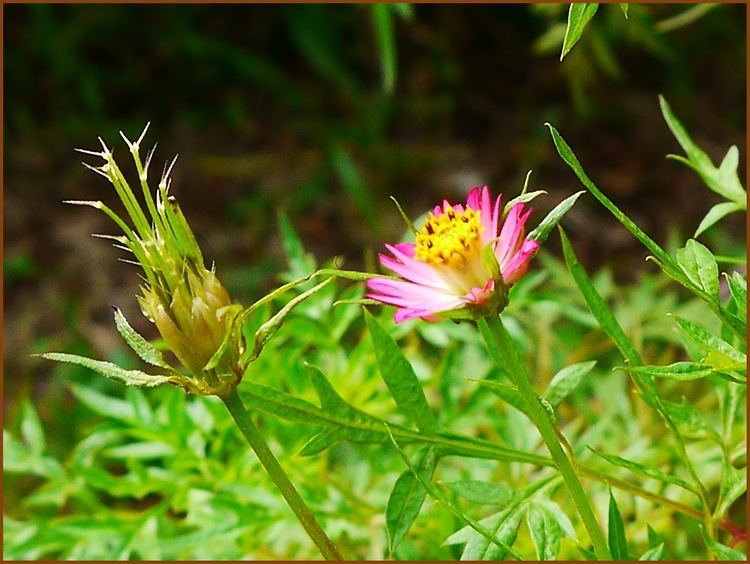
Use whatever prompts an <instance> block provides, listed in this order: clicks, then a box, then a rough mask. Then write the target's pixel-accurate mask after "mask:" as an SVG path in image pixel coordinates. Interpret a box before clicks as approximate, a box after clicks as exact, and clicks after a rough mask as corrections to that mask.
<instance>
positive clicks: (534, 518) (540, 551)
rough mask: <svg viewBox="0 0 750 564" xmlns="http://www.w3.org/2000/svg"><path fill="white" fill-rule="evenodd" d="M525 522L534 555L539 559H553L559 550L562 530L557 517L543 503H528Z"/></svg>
mask: <svg viewBox="0 0 750 564" xmlns="http://www.w3.org/2000/svg"><path fill="white" fill-rule="evenodd" d="M526 524H527V525H528V527H529V532H531V539H532V540H533V541H534V547H535V548H536V556H537V558H538V559H539V560H555V559H557V554H558V553H559V552H560V542H561V541H562V530H561V528H560V524H559V523H558V522H557V519H556V518H555V516H554V515H552V514H551V513H550V512H549V510H548V509H547V508H546V507H545V506H544V505H539V504H537V503H531V504H529V509H528V512H527V514H526Z"/></svg>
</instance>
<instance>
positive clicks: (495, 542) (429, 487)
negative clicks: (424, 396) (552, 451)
mask: <svg viewBox="0 0 750 564" xmlns="http://www.w3.org/2000/svg"><path fill="white" fill-rule="evenodd" d="M387 430H388V433H389V434H388V436H389V438H390V441H391V443H392V444H393V446H394V447H395V448H396V451H397V452H398V454H399V456H400V457H401V459H402V460H403V461H404V463H405V464H406V466H407V467H408V468H409V469H410V470H411V471H412V473H413V474H414V477H415V478H416V479H417V480H418V481H419V483H420V484H422V487H423V488H424V489H425V490H426V491H427V493H428V494H430V496H432V498H433V499H435V500H436V501H437V502H438V503H440V504H441V505H442V506H443V507H444V508H445V509H447V510H448V511H449V512H450V513H451V514H453V515H454V516H455V517H458V518H459V519H461V520H462V521H463V522H464V523H467V524H468V526H469V527H470V528H471V530H473V531H476V532H477V533H479V534H480V535H481V536H482V537H483V538H484V539H486V540H487V542H488V543H489V544H491V545H492V546H493V547H495V548H496V549H499V550H500V551H503V552H502V553H503V554H506V553H509V554H511V555H512V556H513V557H514V558H516V559H517V560H520V559H521V557H520V555H519V554H518V553H517V552H515V551H514V550H513V549H512V548H511V547H510V546H508V545H507V544H505V543H503V541H501V540H500V539H499V538H497V536H496V535H494V534H493V532H491V531H490V530H488V529H487V528H486V527H485V526H484V525H482V524H481V523H478V522H476V521H475V520H474V519H472V518H471V517H469V516H468V515H466V514H465V513H464V512H463V511H461V510H460V509H459V508H458V507H456V506H455V505H453V504H452V503H451V502H450V501H449V500H448V499H446V497H445V496H444V495H443V494H442V493H441V492H440V491H439V490H438V489H437V488H436V487H435V486H434V485H433V484H431V483H430V482H428V481H427V480H425V479H423V478H422V475H421V474H420V473H419V472H417V471H416V470H415V469H414V467H413V466H412V464H411V462H409V459H408V458H407V456H406V454H405V453H404V451H403V450H401V447H400V446H399V445H398V443H397V442H396V439H395V438H394V436H393V435H392V434H391V433H390V427H387ZM552 478H555V476H553V477H552ZM549 481H550V478H547V479H546V480H541V481H540V482H537V483H536V484H533V486H535V487H536V489H538V488H541V487H543V486H544V485H546V484H547V483H548V482H549ZM462 530H463V529H462ZM445 542H446V543H447V542H448V541H445ZM458 542H466V541H458Z"/></svg>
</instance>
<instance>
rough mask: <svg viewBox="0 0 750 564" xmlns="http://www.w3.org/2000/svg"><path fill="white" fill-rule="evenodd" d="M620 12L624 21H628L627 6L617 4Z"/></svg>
mask: <svg viewBox="0 0 750 564" xmlns="http://www.w3.org/2000/svg"><path fill="white" fill-rule="evenodd" d="M619 6H620V10H622V15H623V16H625V19H626V20H627V19H628V5H627V4H619Z"/></svg>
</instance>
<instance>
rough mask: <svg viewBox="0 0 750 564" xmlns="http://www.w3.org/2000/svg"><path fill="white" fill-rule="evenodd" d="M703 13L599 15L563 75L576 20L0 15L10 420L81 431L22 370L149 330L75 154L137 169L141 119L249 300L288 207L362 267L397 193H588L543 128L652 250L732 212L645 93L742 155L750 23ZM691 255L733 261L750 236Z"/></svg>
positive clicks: (223, 12)
mask: <svg viewBox="0 0 750 564" xmlns="http://www.w3.org/2000/svg"><path fill="white" fill-rule="evenodd" d="M695 8H696V6H691V5H675V4H671V5H631V6H630V10H629V19H628V20H625V18H624V17H623V14H622V12H621V11H620V10H619V9H618V8H617V6H616V5H604V6H601V7H600V9H599V12H598V13H597V14H596V16H595V17H594V19H593V20H592V21H591V23H590V24H589V25H588V27H587V28H586V30H585V31H584V34H583V38H582V39H581V41H580V42H579V43H578V44H577V45H576V46H575V47H574V48H573V51H572V52H571V53H570V54H569V55H568V56H567V57H566V58H565V60H564V61H563V62H562V63H561V62H560V60H559V54H560V45H561V42H562V37H563V35H564V30H565V19H566V15H567V6H566V5H536V6H527V5H496V6H460V5H430V6H428V5H416V6H410V5H397V4H394V5H354V6H345V5H289V6H261V5H258V6H255V5H252V6H251V5H247V6H241V5H231V6H229V5H227V6H198V5H195V6H193V5H181V6H179V5H169V6H156V5H154V6H145V5H113V6H95V5H85V6H84V5H64V6H62V5H61V6H58V5H55V6H51V5H43V4H36V5H4V6H3V10H4V25H5V29H4V72H5V75H4V76H5V106H4V108H5V114H4V131H3V134H4V148H5V162H4V165H5V176H4V185H5V191H4V200H5V207H4V242H5V254H4V281H5V293H4V308H5V309H4V311H5V316H4V322H5V331H4V337H5V338H4V347H5V349H4V352H5V355H4V369H5V378H4V387H5V396H4V402H5V412H4V413H5V423H6V424H14V422H15V421H16V418H17V415H18V409H17V408H18V405H19V400H20V399H21V398H33V399H34V400H35V404H36V405H37V409H38V410H39V412H40V415H41V417H42V419H43V420H44V421H45V423H46V424H49V425H50V427H51V428H52V429H53V430H52V431H50V432H51V433H52V436H53V439H54V441H53V443H54V444H55V446H54V447H52V448H53V449H54V450H56V451H59V452H65V449H66V448H67V447H66V440H68V441H69V440H72V439H66V433H69V432H70V430H71V429H73V428H75V425H76V422H75V417H77V416H76V415H75V414H73V413H72V412H71V411H60V410H59V409H58V407H59V406H60V405H65V404H66V402H67V403H68V404H70V403H74V402H75V400H73V399H71V398H70V396H69V395H66V394H64V389H63V387H62V384H60V383H59V382H58V381H57V380H55V379H50V375H51V374H52V373H53V372H54V371H55V370H58V369H59V367H56V366H54V365H52V364H51V363H47V362H44V361H40V360H39V359H35V358H31V357H30V354H32V353H35V352H42V351H49V350H61V351H62V350H65V351H68V352H74V353H78V354H86V355H90V356H93V357H97V358H107V359H110V360H114V361H119V360H122V359H124V358H126V357H127V353H125V352H124V348H123V345H122V344H121V343H120V340H119V336H118V335H117V334H116V332H115V331H114V330H113V329H114V325H113V323H112V320H111V309H110V306H111V305H117V306H118V307H120V308H122V309H123V310H124V312H125V314H126V316H127V317H128V318H129V319H130V320H131V322H132V323H133V324H134V326H135V327H136V328H137V329H139V330H142V331H143V332H145V333H146V334H147V335H149V336H152V335H153V330H152V329H151V328H150V327H148V324H147V323H146V322H145V320H144V319H143V318H142V316H141V315H140V313H139V312H138V311H137V309H136V304H135V300H133V299H132V296H133V295H134V294H135V293H136V291H137V286H138V277H137V270H136V268H135V267H132V266H130V265H127V264H124V263H121V262H118V261H117V257H118V256H120V254H119V252H118V251H116V250H114V249H112V248H111V246H110V245H109V244H108V242H106V241H102V240H98V239H94V238H92V237H91V234H92V233H114V229H113V226H112V225H110V224H109V222H108V221H107V219H106V218H105V217H104V216H103V215H102V214H99V213H96V212H95V211H94V210H90V209H87V208H77V207H70V206H65V205H63V204H62V203H61V202H62V200H64V199H81V200H82V199H102V200H104V201H105V202H108V203H111V204H114V203H115V202H116V195H115V193H114V191H112V190H111V187H110V186H109V184H108V183H107V182H106V181H105V180H104V179H103V178H101V177H99V176H97V175H95V174H92V173H91V172H90V171H88V170H86V169H85V168H84V167H83V166H81V164H80V161H81V160H82V159H81V157H84V159H83V160H87V161H88V162H94V160H95V159H93V158H92V159H88V158H86V157H85V156H84V155H80V154H77V153H75V152H74V151H73V148H74V147H81V148H87V149H97V147H98V142H97V136H102V138H103V139H104V140H106V142H107V143H108V145H109V146H111V147H112V146H113V147H114V148H115V155H116V156H118V155H119V157H120V159H123V160H122V162H121V163H120V164H121V166H123V168H124V169H126V170H130V169H129V168H128V167H127V163H126V162H125V161H126V160H127V159H126V157H127V149H126V147H125V145H124V143H123V142H122V140H121V139H120V137H119V135H118V130H123V131H124V132H125V133H126V134H127V135H128V136H129V137H130V138H135V137H137V136H138V134H139V133H140V131H141V130H142V128H143V126H144V124H145V123H146V122H148V121H150V122H151V128H150V130H149V133H148V135H147V137H146V141H145V142H144V145H145V146H148V147H150V146H151V144H153V143H154V142H156V141H158V142H159V146H158V148H157V151H156V155H155V161H154V164H153V165H152V166H153V168H154V170H155V174H158V173H159V172H160V170H161V167H162V163H163V162H165V161H168V160H170V159H171V158H172V157H173V155H174V154H175V153H179V155H180V157H179V160H178V161H177V165H176V168H175V170H174V173H173V176H174V179H175V182H174V184H173V193H174V194H175V195H176V196H177V198H178V199H179V201H180V203H181V205H182V207H183V209H184V210H185V213H186V215H187V217H188V219H189V221H190V222H191V224H192V226H193V228H194V230H195V232H196V235H197V237H198V240H199V241H200V243H201V245H202V247H203V249H204V253H205V255H206V256H207V258H208V259H209V260H214V261H216V264H217V267H218V271H219V273H220V277H221V279H222V280H223V281H224V283H225V284H226V286H227V287H228V288H229V290H230V292H231V293H232V295H233V296H234V298H235V299H236V300H238V301H241V302H243V303H249V302H250V301H251V300H252V299H253V298H255V297H258V296H259V295H260V294H261V292H263V291H264V290H267V289H268V288H270V287H272V286H273V285H275V284H276V282H277V278H276V273H277V272H278V271H279V270H280V264H281V262H283V253H282V245H281V240H280V237H279V230H278V225H277V212H278V211H279V210H284V211H286V212H287V214H288V216H289V218H290V220H291V223H292V224H293V225H294V226H295V228H296V230H297V231H298V232H299V234H300V237H301V239H302V241H303V243H304V245H305V247H306V248H307V249H308V250H309V251H310V252H312V253H313V254H314V255H315V256H316V257H317V258H318V260H319V261H323V260H326V259H328V258H330V257H332V256H334V255H339V256H342V257H344V259H345V263H344V265H345V267H347V268H352V269H356V268H375V266H374V261H373V257H374V253H375V252H377V251H378V250H379V249H380V246H381V245H382V242H383V241H392V240H397V239H398V238H399V237H400V236H401V234H402V232H403V228H404V227H403V223H402V221H401V219H400V217H399V215H398V213H397V210H396V209H395V207H394V206H393V205H392V203H391V202H390V200H389V198H388V197H389V196H391V195H392V196H395V197H396V198H398V200H399V201H400V202H401V204H402V206H403V207H404V209H405V211H406V212H407V214H409V215H410V216H412V217H416V216H418V215H419V214H421V213H423V212H424V211H425V210H426V209H427V208H428V207H429V206H431V205H432V204H433V203H434V202H435V201H437V200H438V199H442V198H448V199H450V200H462V199H463V198H464V197H465V194H466V192H467V191H468V190H469V189H470V188H471V187H472V186H474V185H477V184H488V185H490V186H491V187H492V189H493V190H494V191H496V192H503V193H506V194H508V195H509V197H512V196H513V195H515V194H517V193H518V192H519V191H520V189H521V187H522V184H523V179H524V176H525V174H526V172H527V171H528V170H529V169H533V171H534V173H533V175H532V177H531V184H530V189H544V190H547V191H548V192H549V195H548V196H546V197H543V198H539V199H537V200H536V201H535V210H536V211H535V214H534V216H533V217H532V219H531V224H532V225H534V224H535V223H536V222H538V221H539V219H541V218H542V217H543V216H544V214H545V213H546V212H547V211H548V210H549V209H551V208H552V207H553V206H554V205H555V204H557V203H558V202H559V201H560V200H561V199H563V198H564V197H566V196H568V195H569V194H571V193H572V192H574V191H577V190H579V189H580V185H579V184H578V182H577V180H576V179H575V177H574V176H573V174H572V173H571V172H570V170H569V169H568V168H567V166H566V165H565V164H564V163H563V162H562V161H561V159H560V158H559V157H558V155H557V153H556V152H555V150H554V147H553V145H552V143H551V140H550V137H549V133H548V131H547V129H546V128H545V127H544V125H543V124H544V123H545V122H551V123H552V124H554V125H555V126H556V127H557V128H558V130H559V131H560V132H561V133H562V135H563V136H564V137H565V139H566V140H567V141H568V143H569V144H570V145H571V147H572V148H573V149H574V151H575V152H576V154H577V156H578V157H579V159H580V160H581V162H582V164H583V165H584V167H585V168H586V170H587V172H588V174H589V175H590V176H591V178H592V179H594V181H595V182H597V184H598V185H599V186H600V187H601V188H602V190H603V191H604V192H605V193H607V194H608V195H609V196H610V197H611V198H612V199H613V200H614V201H616V202H617V204H618V205H620V206H621V207H622V208H623V209H624V211H626V213H628V214H629V215H630V216H631V217H632V218H633V219H634V220H635V221H636V222H637V223H638V224H639V225H640V226H641V227H642V228H643V229H644V230H645V231H646V232H648V233H649V234H650V235H651V236H652V237H653V238H654V239H656V240H657V241H658V242H660V243H662V244H666V243H667V242H668V241H669V240H670V237H672V238H675V239H676V240H677V241H679V240H683V239H684V238H685V237H687V236H689V235H690V234H692V232H693V231H694V229H695V227H696V226H697V224H698V222H699V221H700V219H701V218H702V217H703V215H704V214H705V213H706V211H707V210H708V209H709V207H710V206H711V205H712V204H714V203H716V202H719V201H720V200H719V199H718V197H716V196H714V195H713V194H712V193H710V192H709V191H708V190H706V189H705V187H703V186H702V184H701V181H700V179H699V178H698V176H697V175H696V174H695V173H694V172H693V171H691V170H689V169H688V168H687V167H685V166H683V165H681V164H679V163H676V162H674V161H670V160H667V159H665V155H666V154H667V153H681V151H680V149H679V146H678V145H677V143H676V141H675V140H674V138H673V137H672V135H671V133H670V132H669V130H668V128H667V126H666V124H665V123H664V121H663V119H662V117H661V113H660V110H659V103H658V99H657V95H658V94H660V93H661V94H663V95H664V96H665V97H666V99H667V100H668V101H669V103H670V104H671V106H672V108H673V110H674V112H675V114H676V115H677V116H678V118H679V119H680V120H681V121H682V123H683V124H684V125H685V127H686V129H687V130H688V131H689V132H690V134H691V135H692V136H693V138H694V140H695V141H696V143H697V144H698V145H699V146H701V147H702V148H704V149H705V150H706V152H707V153H708V154H709V155H710V156H711V157H712V159H713V160H714V162H715V163H718V162H719V161H720V159H721V158H722V157H723V155H724V153H725V152H726V150H727V148H728V147H729V146H730V145H732V144H736V145H738V146H739V148H740V154H741V155H744V154H745V145H744V143H745V111H746V110H745V108H746V102H745V100H746V72H745V69H746V58H745V57H746V30H745V21H746V18H745V9H746V8H745V6H744V5H714V6H713V7H709V8H705V7H700V6H699V7H698V10H696V9H695ZM740 166H741V169H742V171H743V174H741V178H744V167H745V162H744V159H743V160H742V162H741V164H740ZM131 172H132V171H131ZM131 177H132V176H131ZM564 224H565V226H566V228H567V230H568V232H569V235H570V236H571V239H572V240H573V243H574V245H575V247H576V249H577V251H578V253H579V256H580V258H581V259H582V262H583V263H584V265H585V266H586V267H587V268H588V269H590V270H597V269H599V268H600V267H602V266H605V265H606V266H608V267H610V268H611V269H612V271H613V273H614V277H615V280H617V281H621V282H632V281H633V273H634V272H636V271H642V270H644V269H646V270H648V269H652V270H655V269H654V267H653V266H652V265H648V264H647V263H644V257H645V255H646V251H645V250H644V249H643V248H642V247H641V246H640V244H638V243H637V242H636V241H635V240H634V239H633V238H632V237H631V236H630V235H629V234H628V233H627V232H626V231H625V230H624V229H622V228H621V227H620V226H619V225H618V224H617V223H616V222H615V221H614V219H613V218H612V217H611V216H610V215H609V214H608V212H606V211H605V210H604V209H603V208H601V206H600V205H598V203H596V202H595V201H594V200H593V198H591V197H590V196H584V197H582V198H581V199H580V200H579V201H578V203H577V204H576V206H575V207H574V208H573V210H572V211H571V212H570V213H569V215H568V216H567V217H566V219H565V221H564ZM704 240H705V241H706V242H707V244H708V245H709V247H713V246H717V247H720V248H721V250H722V252H723V253H725V254H731V253H734V254H735V255H744V252H745V251H744V244H743V241H744V218H743V217H742V216H741V215H740V214H735V215H734V216H730V217H728V218H727V219H726V220H725V221H724V222H723V223H722V224H721V225H719V226H716V227H714V228H712V230H711V231H709V232H708V233H707V234H706V236H705V237H704ZM557 245H558V242H557V237H556V236H553V237H551V239H550V244H549V248H550V249H552V251H553V252H556V247H557ZM130 362H131V363H132V360H131V361H130ZM63 419H64V420H65V425H63V426H62V427H60V426H59V425H57V426H56V423H61V422H62V421H63ZM55 427H57V429H58V430H57V431H55V430H54V428H55ZM55 441H56V442H55Z"/></svg>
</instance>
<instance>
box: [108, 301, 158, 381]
mask: <svg viewBox="0 0 750 564" xmlns="http://www.w3.org/2000/svg"><path fill="white" fill-rule="evenodd" d="M113 309H114V310H115V325H116V326H117V331H118V332H119V333H120V335H122V338H123V339H125V342H126V343H127V344H128V345H129V346H130V348H131V349H133V350H134V351H135V353H136V354H137V355H138V356H139V357H141V359H142V360H143V361H144V362H148V363H149V364H151V365H153V366H158V367H160V368H167V369H170V366H169V364H167V362H166V361H165V360H164V357H163V356H162V354H161V352H159V351H158V350H157V349H156V347H154V345H152V344H151V343H149V342H148V341H147V340H146V339H144V338H143V337H142V336H141V335H140V334H139V333H138V332H137V331H136V330H135V329H133V328H132V327H131V326H130V323H128V320H127V319H125V316H124V315H123V314H122V311H120V310H119V309H118V308H116V307H115V308H113Z"/></svg>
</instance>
